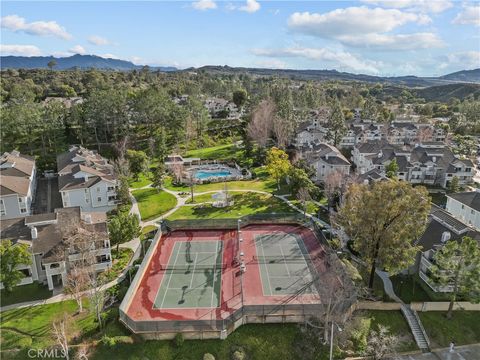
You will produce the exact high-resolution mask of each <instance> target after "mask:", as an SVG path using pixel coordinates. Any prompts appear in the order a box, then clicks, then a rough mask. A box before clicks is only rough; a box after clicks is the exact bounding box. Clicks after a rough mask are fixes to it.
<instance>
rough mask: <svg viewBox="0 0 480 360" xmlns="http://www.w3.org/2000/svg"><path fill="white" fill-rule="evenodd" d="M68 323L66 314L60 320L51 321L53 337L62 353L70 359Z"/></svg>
mask: <svg viewBox="0 0 480 360" xmlns="http://www.w3.org/2000/svg"><path fill="white" fill-rule="evenodd" d="M68 324H69V319H68V316H67V314H64V315H63V317H62V318H61V319H60V320H58V321H54V322H53V323H52V335H53V338H54V340H55V342H56V343H57V345H58V346H59V347H60V349H61V350H62V355H63V356H64V358H65V359H67V360H69V359H70V354H69V348H70V346H69V344H68V336H69V335H70V334H68Z"/></svg>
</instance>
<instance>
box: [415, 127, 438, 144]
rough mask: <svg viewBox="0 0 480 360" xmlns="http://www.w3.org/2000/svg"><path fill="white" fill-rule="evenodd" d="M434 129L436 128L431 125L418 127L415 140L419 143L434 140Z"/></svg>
mask: <svg viewBox="0 0 480 360" xmlns="http://www.w3.org/2000/svg"><path fill="white" fill-rule="evenodd" d="M433 131H434V130H433V128H431V127H422V128H420V129H418V131H417V136H416V138H415V141H416V142H418V143H423V142H425V141H432V139H433Z"/></svg>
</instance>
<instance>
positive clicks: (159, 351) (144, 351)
mask: <svg viewBox="0 0 480 360" xmlns="http://www.w3.org/2000/svg"><path fill="white" fill-rule="evenodd" d="M297 334H298V327H297V326H296V325H293V324H284V325H280V324H279V325H273V324H249V325H244V326H241V327H240V328H239V329H237V330H236V331H235V332H234V333H232V334H231V335H229V336H228V337H227V338H226V339H225V340H186V341H185V342H184V343H183V345H182V346H181V347H179V348H178V347H176V346H175V345H174V344H173V342H172V341H146V342H144V343H136V344H117V345H116V346H115V347H111V348H110V347H105V346H99V347H98V348H97V350H96V352H95V353H94V355H93V357H92V358H93V359H106V358H112V359H119V360H121V359H162V360H170V359H172V360H173V359H182V360H199V359H202V358H203V355H204V354H205V353H207V352H208V353H211V354H212V355H214V356H215V358H216V359H230V358H231V354H232V352H233V351H234V350H235V349H236V348H238V347H242V348H243V349H244V350H245V351H246V353H247V358H248V359H262V360H278V359H282V360H289V359H292V360H293V359H295V356H294V353H293V343H294V339H295V336H297ZM325 355H327V354H325Z"/></svg>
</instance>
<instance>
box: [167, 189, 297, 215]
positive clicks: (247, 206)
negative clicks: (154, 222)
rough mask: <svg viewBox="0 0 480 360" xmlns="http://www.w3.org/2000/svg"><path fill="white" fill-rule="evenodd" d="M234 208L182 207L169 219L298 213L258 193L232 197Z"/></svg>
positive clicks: (281, 202)
mask: <svg viewBox="0 0 480 360" xmlns="http://www.w3.org/2000/svg"><path fill="white" fill-rule="evenodd" d="M232 199H233V201H234V204H233V206H229V207H227V208H214V207H213V206H211V205H199V206H182V207H181V208H180V209H179V210H177V211H176V212H174V213H173V214H172V215H170V216H169V217H168V220H178V219H214V218H216V219H228V218H238V217H242V216H245V215H250V214H258V213H272V212H276V213H292V212H296V211H295V210H293V209H292V208H290V207H289V206H288V205H287V204H286V203H285V202H283V201H281V200H279V199H277V198H275V197H273V196H272V195H265V194H257V193H241V194H234V195H233V196H232Z"/></svg>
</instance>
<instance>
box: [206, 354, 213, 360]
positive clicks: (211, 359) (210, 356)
mask: <svg viewBox="0 0 480 360" xmlns="http://www.w3.org/2000/svg"><path fill="white" fill-rule="evenodd" d="M203 360H215V356H213V355H212V354H210V353H206V354H203Z"/></svg>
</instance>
